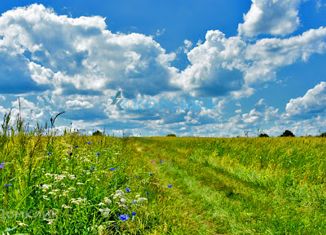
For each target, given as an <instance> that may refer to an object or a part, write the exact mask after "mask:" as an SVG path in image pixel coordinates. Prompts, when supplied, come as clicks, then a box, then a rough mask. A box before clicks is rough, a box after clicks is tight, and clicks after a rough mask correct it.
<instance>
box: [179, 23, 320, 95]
mask: <svg viewBox="0 0 326 235" xmlns="http://www.w3.org/2000/svg"><path fill="white" fill-rule="evenodd" d="M325 51H326V27H320V28H318V29H311V30H308V31H306V32H304V33H303V34H302V35H298V36H293V37H290V38H286V39H279V38H269V39H260V40H257V41H256V42H253V43H250V42H246V41H244V40H243V39H242V38H241V37H229V38H227V37H225V35H224V34H223V33H222V32H220V31H218V30H215V31H208V32H207V34H206V40H205V42H204V43H202V44H199V45H197V46H196V47H195V48H193V49H192V50H190V51H189V52H188V53H187V56H188V60H189V62H190V65H189V66H188V67H187V68H186V69H185V70H184V71H182V72H181V73H180V77H179V79H178V80H177V84H178V85H179V86H180V87H182V88H183V90H185V91H188V92H189V93H190V94H192V95H194V96H212V97H214V96H215V97H216V96H226V95H228V94H231V95H232V96H233V97H236V98H241V97H243V96H250V95H252V94H253V92H254V91H253V88H252V85H253V84H254V83H262V82H266V81H270V80H273V79H275V77H276V73H277V70H278V69H279V68H281V67H285V66H288V65H291V64H294V63H296V62H298V61H300V60H301V61H307V60H308V59H309V57H310V56H311V55H312V54H322V53H324V52H325Z"/></svg>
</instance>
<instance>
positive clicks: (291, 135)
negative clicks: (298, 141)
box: [280, 130, 295, 137]
mask: <svg viewBox="0 0 326 235" xmlns="http://www.w3.org/2000/svg"><path fill="white" fill-rule="evenodd" d="M280 137H295V135H294V134H293V133H292V131H289V130H285V131H284V132H283V134H282V135H280Z"/></svg>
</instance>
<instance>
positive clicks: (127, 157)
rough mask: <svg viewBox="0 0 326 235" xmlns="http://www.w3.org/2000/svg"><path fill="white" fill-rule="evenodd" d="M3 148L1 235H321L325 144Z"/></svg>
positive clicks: (184, 142)
mask: <svg viewBox="0 0 326 235" xmlns="http://www.w3.org/2000/svg"><path fill="white" fill-rule="evenodd" d="M0 138H1V139H0V154H1V155H0V184H1V188H0V217H1V218H0V232H1V233H3V234H16V233H20V234H60V235H61V234H326V219H325V218H326V183H325V180H326V159H325V157H326V139H325V138H229V139H226V138H225V139H223V138H218V139H214V138H174V137H170V138H168V137H165V138H163V137H162V138H159V137H157V138H113V137H101V136H78V135H74V134H67V135H65V136H56V137H55V136H52V135H50V134H49V135H43V134H41V133H34V134H33V135H32V134H27V133H24V132H19V133H16V134H15V135H8V134H6V135H4V134H3V135H2V136H1V137H0Z"/></svg>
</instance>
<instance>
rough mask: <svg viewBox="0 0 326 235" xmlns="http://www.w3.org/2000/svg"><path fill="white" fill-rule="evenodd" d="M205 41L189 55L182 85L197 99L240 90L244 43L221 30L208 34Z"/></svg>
mask: <svg viewBox="0 0 326 235" xmlns="http://www.w3.org/2000/svg"><path fill="white" fill-rule="evenodd" d="M205 39H206V40H205V42H204V43H203V44H200V45H198V46H197V47H195V48H193V49H192V50H191V51H189V52H188V54H187V56H188V60H189V62H190V65H189V66H188V67H187V68H186V69H185V70H184V71H182V73H181V74H180V78H179V80H178V81H177V83H178V84H179V86H181V87H182V88H183V89H184V90H186V91H189V92H191V93H192V94H193V95H195V96H224V95H227V94H229V93H230V92H231V91H236V90H240V89H241V88H242V86H243V74H242V71H241V70H242V67H243V65H242V61H241V58H243V52H244V48H245V43H244V42H243V41H242V40H241V39H240V38H238V37H231V38H226V37H225V35H224V34H223V33H222V32H221V31H218V30H214V31H208V32H207V34H206V38H205ZM238 58H239V59H238Z"/></svg>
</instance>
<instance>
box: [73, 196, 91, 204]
mask: <svg viewBox="0 0 326 235" xmlns="http://www.w3.org/2000/svg"><path fill="white" fill-rule="evenodd" d="M70 202H71V204H75V205H80V204H83V203H86V202H87V199H86V198H80V197H79V198H72V199H71V200H70Z"/></svg>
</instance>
